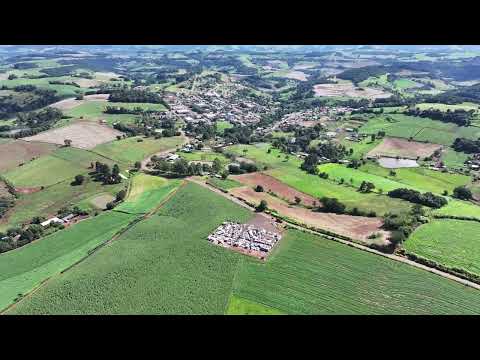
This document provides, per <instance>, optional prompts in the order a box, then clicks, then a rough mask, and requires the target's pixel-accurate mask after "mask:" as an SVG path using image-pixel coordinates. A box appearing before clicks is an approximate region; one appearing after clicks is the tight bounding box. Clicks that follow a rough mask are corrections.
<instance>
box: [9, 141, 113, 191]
mask: <svg viewBox="0 0 480 360" xmlns="http://www.w3.org/2000/svg"><path fill="white" fill-rule="evenodd" d="M97 160H99V161H102V162H104V163H105V162H106V163H108V164H109V165H112V163H111V161H109V160H107V159H104V158H102V157H100V156H97V155H95V154H93V153H91V152H89V151H85V150H81V149H77V148H72V147H63V148H59V149H57V150H55V151H54V152H53V153H51V154H50V155H46V156H42V157H40V158H38V159H35V160H33V161H30V162H29V163H26V164H25V165H23V166H21V167H17V168H15V169H14V170H11V171H9V172H7V173H6V174H5V178H6V179H7V180H9V181H11V182H12V183H13V184H14V185H15V186H16V187H37V186H49V185H53V184H56V183H59V182H61V181H65V180H67V179H72V181H73V178H74V177H75V175H77V174H86V173H87V172H89V171H90V170H89V169H88V167H89V166H90V163H92V162H95V161H97Z"/></svg>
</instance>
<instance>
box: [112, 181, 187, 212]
mask: <svg viewBox="0 0 480 360" xmlns="http://www.w3.org/2000/svg"><path fill="white" fill-rule="evenodd" d="M180 184H181V181H180V180H167V179H164V178H161V177H159V176H151V175H145V174H138V175H135V176H134V177H133V180H132V184H131V190H130V193H129V194H128V197H127V199H126V200H125V201H124V202H123V203H121V204H120V205H119V206H117V207H116V208H115V210H116V211H121V212H126V213H130V214H145V213H148V212H149V211H151V210H153V209H155V207H157V206H159V205H160V204H161V202H162V200H164V199H165V198H167V196H168V195H169V194H171V193H172V192H173V191H174V190H175V189H177V188H178V187H179V186H180Z"/></svg>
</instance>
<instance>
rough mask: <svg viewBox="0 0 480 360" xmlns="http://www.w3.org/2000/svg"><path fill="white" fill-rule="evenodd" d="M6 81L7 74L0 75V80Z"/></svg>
mask: <svg viewBox="0 0 480 360" xmlns="http://www.w3.org/2000/svg"><path fill="white" fill-rule="evenodd" d="M7 79H8V74H7V73H3V74H0V80H7Z"/></svg>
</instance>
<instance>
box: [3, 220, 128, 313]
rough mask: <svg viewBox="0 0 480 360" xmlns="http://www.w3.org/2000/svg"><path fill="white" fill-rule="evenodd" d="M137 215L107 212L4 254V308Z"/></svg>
mask: <svg viewBox="0 0 480 360" xmlns="http://www.w3.org/2000/svg"><path fill="white" fill-rule="evenodd" d="M133 219H134V217H133V216H132V215H127V214H122V213H106V214H102V215H98V216H97V217H94V218H92V219H88V220H84V221H82V222H80V223H78V224H76V225H75V226H72V227H69V228H68V229H65V230H61V231H59V232H56V233H54V234H52V235H50V236H47V237H45V238H43V239H41V240H37V241H34V242H33V243H31V244H28V245H25V246H23V247H21V248H19V249H16V250H12V251H9V252H7V253H5V254H1V255H0V269H1V270H0V288H1V289H2V291H1V292H0V308H1V309H4V308H6V307H7V306H8V305H10V304H11V303H13V301H14V299H17V298H19V297H21V296H22V295H23V294H27V293H28V292H29V291H31V290H33V289H34V288H35V287H36V286H38V285H40V283H41V282H42V281H44V280H46V279H48V278H49V277H51V276H53V275H56V274H58V273H60V272H61V271H63V270H65V269H66V268H68V267H69V266H71V265H73V264H74V263H76V262H77V261H79V260H81V259H82V258H84V257H85V256H87V255H88V253H89V251H90V250H92V249H94V248H95V247H97V246H98V245H100V244H101V243H103V242H104V241H107V240H109V239H110V238H111V237H112V236H113V235H114V234H115V233H116V232H117V231H119V230H120V229H122V228H123V227H124V226H126V225H127V224H128V223H129V222H130V221H132V220H133Z"/></svg>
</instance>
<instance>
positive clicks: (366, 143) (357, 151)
mask: <svg viewBox="0 0 480 360" xmlns="http://www.w3.org/2000/svg"><path fill="white" fill-rule="evenodd" d="M313 141H315V140H313ZM313 141H312V142H313ZM380 141H381V140H375V141H373V142H372V141H371V140H370V139H363V140H361V141H359V142H356V141H348V140H345V139H343V140H342V141H340V144H342V145H343V146H345V147H346V148H347V150H348V149H353V154H352V155H348V158H349V159H357V160H360V159H363V157H364V156H365V155H366V154H367V153H368V152H369V151H370V150H372V149H373V148H375V147H376V146H377V145H378V144H379V143H380ZM310 144H312V143H310Z"/></svg>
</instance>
